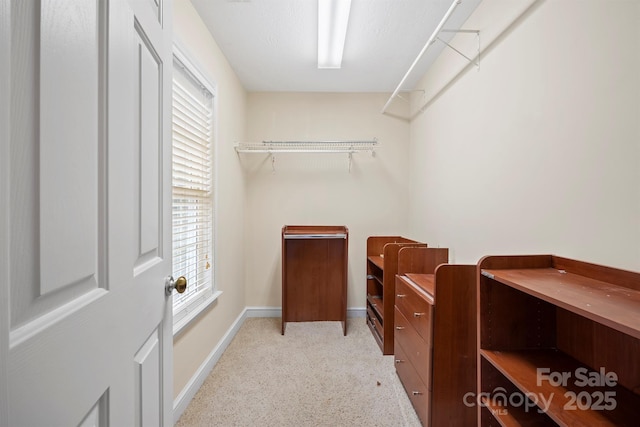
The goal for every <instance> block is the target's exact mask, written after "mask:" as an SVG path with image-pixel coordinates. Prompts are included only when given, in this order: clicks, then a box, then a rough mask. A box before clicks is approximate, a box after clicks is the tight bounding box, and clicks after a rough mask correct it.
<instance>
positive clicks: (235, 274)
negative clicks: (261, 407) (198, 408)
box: [174, 0, 246, 398]
mask: <svg viewBox="0 0 640 427" xmlns="http://www.w3.org/2000/svg"><path fill="white" fill-rule="evenodd" d="M174 1H175V4H174V31H175V37H176V39H177V41H178V42H179V43H180V44H181V46H182V47H183V49H184V50H186V52H185V53H188V54H189V56H190V58H191V59H192V61H194V62H195V63H196V64H197V65H198V66H199V67H200V69H201V71H202V72H203V73H204V74H206V75H207V76H208V77H209V78H210V79H211V81H212V82H213V83H214V84H215V85H216V86H217V97H216V105H215V108H216V111H217V116H216V117H217V126H216V130H215V135H216V136H215V139H216V143H215V144H216V151H215V161H216V170H217V171H216V181H217V182H216V193H217V194H216V206H215V209H216V218H217V223H216V224H215V225H216V234H215V238H216V247H215V250H216V254H215V264H214V269H215V275H216V283H217V285H218V289H219V290H221V291H223V294H222V296H221V297H220V298H219V299H218V301H217V302H216V303H215V304H214V305H213V306H212V307H211V308H210V309H209V310H208V311H207V312H206V313H205V314H204V315H203V316H202V317H200V318H199V319H198V320H197V321H196V322H194V323H193V324H192V325H191V326H190V327H189V328H187V330H186V331H184V332H183V333H181V334H180V335H179V336H177V337H175V338H174V398H175V397H176V396H178V394H179V393H180V392H181V391H183V389H184V388H185V386H186V385H187V383H188V382H189V381H190V380H191V379H192V377H193V376H194V375H195V373H196V371H197V370H198V368H199V367H200V365H201V364H202V363H203V362H204V361H205V359H206V358H207V357H208V356H209V354H210V353H211V352H212V350H213V349H214V348H215V347H216V346H217V345H218V343H219V342H220V341H221V339H222V338H223V336H224V334H225V333H226V332H227V331H228V330H229V328H230V327H231V325H232V323H233V322H234V321H235V320H236V318H237V317H238V316H239V315H240V314H241V313H242V311H243V310H244V308H245V300H244V261H243V260H244V253H243V234H244V222H243V215H244V212H245V188H244V176H243V174H242V170H241V168H240V164H239V163H238V159H237V156H236V152H235V150H234V148H233V142H234V141H236V140H238V139H242V138H243V137H244V127H245V108H246V106H245V103H246V93H245V91H244V89H243V88H242V85H241V84H240V82H239V80H238V78H237V77H236V75H235V73H234V72H233V70H232V69H231V67H230V66H229V64H228V63H227V60H226V59H225V57H224V55H223V54H222V53H221V51H220V50H219V48H218V46H217V44H216V43H215V41H214V40H213V38H212V37H211V35H210V33H209V32H208V30H207V29H206V27H205V26H204V24H203V22H202V20H201V19H200V17H199V16H198V14H197V13H196V11H195V9H194V8H193V6H192V5H191V2H190V1H189V0H174Z"/></svg>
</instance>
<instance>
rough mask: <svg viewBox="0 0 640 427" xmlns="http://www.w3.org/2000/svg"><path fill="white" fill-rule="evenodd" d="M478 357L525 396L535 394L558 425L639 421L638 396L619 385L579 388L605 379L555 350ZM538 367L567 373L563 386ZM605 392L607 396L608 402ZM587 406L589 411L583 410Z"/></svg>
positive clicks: (634, 422) (500, 353)
mask: <svg viewBox="0 0 640 427" xmlns="http://www.w3.org/2000/svg"><path fill="white" fill-rule="evenodd" d="M480 355H481V356H482V357H483V358H484V359H486V360H487V361H489V362H490V363H491V364H492V365H493V366H494V367H495V368H496V369H497V370H498V371H500V372H501V373H502V374H503V375H504V376H505V377H506V378H507V379H509V381H511V382H512V383H513V384H515V385H516V387H518V389H519V390H521V391H522V392H523V393H524V394H525V395H526V394H530V395H535V396H537V397H538V398H539V399H540V402H547V403H548V408H546V414H547V415H548V416H549V417H551V418H552V419H553V420H554V421H555V422H557V423H558V424H559V425H566V426H575V425H585V426H594V425H597V426H616V425H617V426H625V425H628V426H631V425H637V422H638V420H640V396H638V395H635V394H633V393H631V392H630V391H629V390H626V389H625V388H623V387H620V386H618V385H616V386H614V387H607V386H595V385H588V384H589V383H588V382H587V385H581V384H582V383H583V382H586V381H588V380H593V381H602V379H603V377H604V376H603V375H601V373H600V372H596V371H593V370H591V369H590V368H588V367H586V366H585V365H584V364H582V363H580V362H578V361H577V360H575V359H573V358H572V357H569V356H567V355H565V354H563V353H562V352H560V351H558V350H553V349H549V350H526V351H490V350H480ZM540 367H544V369H548V370H549V373H552V372H553V373H560V374H564V375H567V374H568V375H567V378H566V381H564V382H565V383H566V384H562V382H563V381H560V380H559V381H557V383H560V384H559V385H554V384H552V382H551V381H549V380H545V379H544V378H545V376H544V375H542V374H539V373H538V369H539V368H540ZM545 372H546V371H545ZM554 379H555V377H554ZM604 393H609V395H608V398H607V400H604V396H605V395H604ZM577 396H584V397H583V400H581V401H580V402H577V401H576V399H575V397H577ZM601 396H603V397H601ZM600 399H603V400H600ZM596 401H598V402H596ZM579 404H581V405H582V406H583V409H580V406H579ZM542 406H544V405H542ZM586 406H588V407H589V408H588V409H584V408H585V407H586ZM543 409H544V408H543ZM509 411H511V408H510V409H509Z"/></svg>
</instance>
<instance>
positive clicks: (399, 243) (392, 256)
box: [367, 236, 427, 354]
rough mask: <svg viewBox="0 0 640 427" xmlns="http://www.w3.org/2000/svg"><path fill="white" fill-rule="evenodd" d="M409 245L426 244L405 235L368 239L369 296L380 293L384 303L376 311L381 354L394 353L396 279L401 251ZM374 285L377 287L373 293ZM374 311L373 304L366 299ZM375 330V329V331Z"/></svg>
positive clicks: (423, 245)
mask: <svg viewBox="0 0 640 427" xmlns="http://www.w3.org/2000/svg"><path fill="white" fill-rule="evenodd" d="M406 246H422V247H426V246H427V245H426V244H424V243H420V242H417V241H415V240H411V239H407V238H406V237H402V236H369V238H367V294H374V293H376V292H378V293H379V296H380V297H381V299H382V301H381V304H380V305H378V304H377V301H376V305H377V308H376V309H375V312H376V313H377V315H378V320H379V321H380V329H381V331H382V332H381V333H378V336H377V337H376V340H377V342H378V344H380V349H381V350H382V354H393V314H394V313H393V304H394V297H395V276H396V272H397V270H398V251H399V250H400V249H401V248H403V247H406ZM371 283H376V284H377V286H378V288H377V289H376V292H372V286H371V285H370V284H371ZM367 307H368V308H370V309H371V310H373V308H371V301H369V300H367ZM372 331H373V330H372Z"/></svg>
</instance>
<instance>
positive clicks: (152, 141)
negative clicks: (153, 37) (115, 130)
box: [135, 25, 162, 274]
mask: <svg viewBox="0 0 640 427" xmlns="http://www.w3.org/2000/svg"><path fill="white" fill-rule="evenodd" d="M136 35H137V40H136V42H137V44H138V49H137V51H138V52H137V56H138V58H137V69H136V74H137V76H138V78H137V83H138V88H137V90H136V91H135V94H136V105H138V117H137V118H136V119H137V123H136V126H137V130H138V132H137V133H138V135H139V141H138V144H139V149H138V156H139V162H138V176H139V185H138V188H139V199H140V210H139V216H138V235H139V241H140V250H139V258H138V262H137V263H138V264H142V263H144V262H149V261H152V260H154V259H156V260H157V258H158V257H159V256H160V253H159V247H158V246H159V243H160V242H161V237H162V228H161V227H159V225H160V220H161V217H162V209H161V206H160V205H159V202H160V201H161V200H162V197H161V196H162V194H161V193H160V192H161V189H162V181H161V180H160V179H159V178H160V177H161V175H159V168H160V166H161V161H160V158H159V156H160V154H161V153H162V150H161V149H162V147H161V144H162V139H161V138H160V137H159V135H160V132H161V131H162V129H161V125H162V103H161V98H160V95H161V93H162V92H161V90H162V88H161V87H160V84H161V82H162V63H161V60H160V58H159V57H158V54H157V53H156V52H155V50H154V49H153V45H152V44H151V41H150V40H149V39H148V38H147V37H146V35H145V34H144V33H142V29H141V28H140V27H139V26H138V25H137V26H136ZM138 273H139V271H137V272H136V274H138Z"/></svg>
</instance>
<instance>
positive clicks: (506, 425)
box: [480, 397, 556, 427]
mask: <svg viewBox="0 0 640 427" xmlns="http://www.w3.org/2000/svg"><path fill="white" fill-rule="evenodd" d="M480 400H481V402H482V404H483V405H484V406H485V407H486V408H485V409H486V410H487V411H489V412H490V413H491V415H492V416H493V418H494V419H495V420H496V421H497V422H498V423H499V424H500V425H501V426H502V427H534V426H535V427H552V426H555V425H556V424H555V423H554V422H553V421H551V420H550V419H549V418H548V417H546V416H545V415H544V414H540V413H538V412H537V411H526V410H525V409H524V408H522V407H509V408H505V407H504V406H502V404H501V403H500V402H498V401H496V400H495V399H492V398H486V397H482V398H481V399H480Z"/></svg>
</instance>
